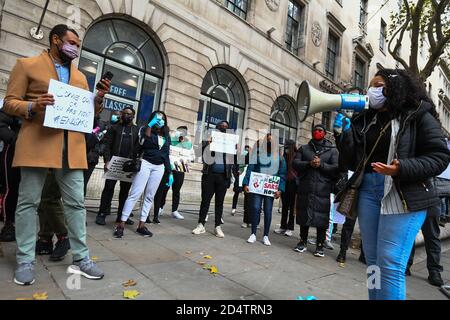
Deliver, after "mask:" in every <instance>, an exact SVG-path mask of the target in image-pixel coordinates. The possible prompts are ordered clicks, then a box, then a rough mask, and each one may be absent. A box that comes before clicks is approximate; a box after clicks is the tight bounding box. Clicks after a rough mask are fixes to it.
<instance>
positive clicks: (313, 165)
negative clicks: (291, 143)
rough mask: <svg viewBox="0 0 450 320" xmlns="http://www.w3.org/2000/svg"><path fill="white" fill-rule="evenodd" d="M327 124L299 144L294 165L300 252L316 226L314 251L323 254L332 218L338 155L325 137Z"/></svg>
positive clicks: (298, 248)
mask: <svg viewBox="0 0 450 320" xmlns="http://www.w3.org/2000/svg"><path fill="white" fill-rule="evenodd" d="M325 134H326V131H325V127H324V126H323V125H321V124H318V125H316V126H315V127H314V129H313V139H311V141H310V142H309V143H308V144H307V145H304V146H302V147H300V149H299V151H298V152H297V154H296V156H295V158H294V161H293V163H292V166H293V168H294V169H295V170H296V171H297V174H298V181H299V186H298V192H297V194H298V198H297V218H296V220H297V224H299V225H300V239H301V240H300V242H299V243H298V244H297V246H296V247H295V249H294V250H295V251H297V252H305V251H306V247H307V240H308V231H309V227H315V228H317V247H316V251H315V253H314V255H315V256H317V257H323V256H324V252H323V244H324V242H325V239H326V231H327V228H328V223H329V219H330V205H331V204H330V194H331V192H332V191H333V186H334V183H335V181H336V178H337V176H338V174H339V165H338V160H339V155H338V152H337V150H336V147H334V146H333V144H332V143H331V142H330V141H328V140H326V139H325Z"/></svg>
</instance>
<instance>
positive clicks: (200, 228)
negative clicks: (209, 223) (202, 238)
mask: <svg viewBox="0 0 450 320" xmlns="http://www.w3.org/2000/svg"><path fill="white" fill-rule="evenodd" d="M205 232H206V230H205V226H204V225H203V224H201V223H199V224H198V226H197V228H195V229H194V230H192V233H193V234H201V233H205Z"/></svg>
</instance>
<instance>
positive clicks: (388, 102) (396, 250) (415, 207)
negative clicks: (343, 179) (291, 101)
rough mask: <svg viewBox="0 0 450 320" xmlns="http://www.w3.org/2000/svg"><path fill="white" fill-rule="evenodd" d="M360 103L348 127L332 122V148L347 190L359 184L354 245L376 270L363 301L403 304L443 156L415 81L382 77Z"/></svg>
mask: <svg viewBox="0 0 450 320" xmlns="http://www.w3.org/2000/svg"><path fill="white" fill-rule="evenodd" d="M368 96H369V102H370V109H369V110H367V111H364V112H362V113H361V114H360V115H358V116H357V117H356V118H354V119H353V120H352V121H351V122H350V120H349V119H347V118H344V117H343V116H342V115H340V114H338V116H337V117H336V120H335V124H334V127H335V131H336V138H337V139H336V141H337V146H338V148H339V151H340V156H341V161H342V163H343V164H345V167H347V168H349V169H350V170H352V171H353V172H355V174H353V176H352V178H351V179H350V181H349V184H348V186H350V185H355V183H357V180H359V178H360V177H362V182H361V184H360V185H359V186H358V185H357V184H356V186H355V187H357V188H358V190H359V194H358V199H357V201H358V202H357V213H358V219H359V226H360V230H361V237H362V244H363V247H364V253H365V256H366V260H367V265H368V266H377V267H378V268H379V270H380V272H379V274H378V275H379V277H380V285H379V286H370V287H369V289H368V291H369V299H370V300H391V299H392V300H404V299H405V298H406V286H405V270H406V266H407V261H408V258H409V255H410V252H411V250H412V246H413V243H414V240H415V238H416V235H417V233H418V232H419V229H420V228H421V227H422V225H423V223H424V221H425V218H426V215H427V210H428V209H429V208H430V207H433V206H435V205H438V204H439V198H438V197H437V195H436V193H435V190H434V186H433V184H432V183H431V179H432V178H433V177H435V176H437V175H439V174H440V173H441V172H443V171H444V170H445V168H446V167H447V165H448V163H449V159H450V153H449V151H448V149H447V146H446V144H445V139H444V137H443V135H442V132H441V129H440V124H439V121H438V120H437V118H438V115H437V113H436V111H435V107H434V104H433V102H432V101H431V99H430V98H429V97H428V96H427V93H426V90H425V88H424V86H423V83H422V82H421V81H420V80H418V79H416V78H415V77H414V76H412V75H411V74H409V73H408V72H406V71H404V70H398V69H396V70H391V69H382V70H380V71H378V72H377V73H376V75H375V77H374V78H373V79H372V80H371V81H370V88H369V91H368ZM377 141H378V143H377ZM369 155H371V156H370V157H369ZM344 193H345V190H344V192H343V194H344ZM338 200H339V199H338Z"/></svg>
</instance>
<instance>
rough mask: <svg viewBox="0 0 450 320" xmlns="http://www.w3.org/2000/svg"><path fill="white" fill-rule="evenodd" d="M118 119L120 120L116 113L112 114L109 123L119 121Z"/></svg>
mask: <svg viewBox="0 0 450 320" xmlns="http://www.w3.org/2000/svg"><path fill="white" fill-rule="evenodd" d="M119 120H120V118H119V116H118V115H116V114H113V115H112V116H111V123H117V122H119Z"/></svg>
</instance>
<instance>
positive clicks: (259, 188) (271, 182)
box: [248, 172, 281, 197]
mask: <svg viewBox="0 0 450 320" xmlns="http://www.w3.org/2000/svg"><path fill="white" fill-rule="evenodd" d="M280 180H281V179H280V177H276V176H270V175H267V174H264V173H258V172H252V173H251V174H250V182H249V186H248V187H249V189H250V193H255V194H260V195H263V196H269V197H274V196H275V192H277V191H278V187H279V185H280Z"/></svg>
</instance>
